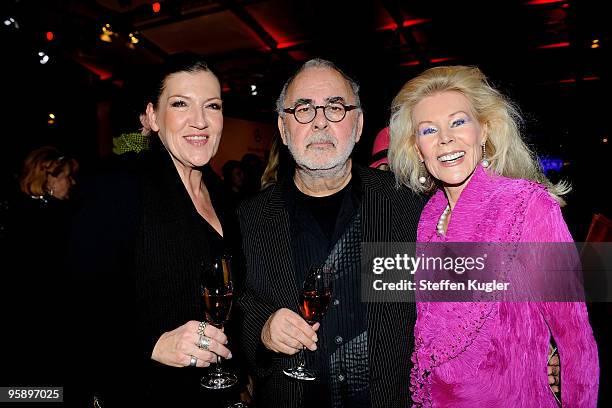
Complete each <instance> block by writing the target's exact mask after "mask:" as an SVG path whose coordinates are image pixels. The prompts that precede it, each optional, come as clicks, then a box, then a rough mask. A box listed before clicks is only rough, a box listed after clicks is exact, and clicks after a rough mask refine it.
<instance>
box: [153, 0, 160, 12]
mask: <svg viewBox="0 0 612 408" xmlns="http://www.w3.org/2000/svg"><path fill="white" fill-rule="evenodd" d="M151 7H152V8H153V12H154V13H159V11H160V10H161V4H159V1H156V2H155V3H153V4H152V5H151Z"/></svg>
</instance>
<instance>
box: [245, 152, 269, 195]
mask: <svg viewBox="0 0 612 408" xmlns="http://www.w3.org/2000/svg"><path fill="white" fill-rule="evenodd" d="M240 162H241V163H242V171H243V172H244V185H243V191H244V193H245V195H246V196H247V197H249V196H252V195H255V194H257V193H258V192H259V190H261V175H262V174H263V172H264V163H263V160H262V159H261V157H259V156H258V155H256V154H255V153H245V154H244V156H242V159H240Z"/></svg>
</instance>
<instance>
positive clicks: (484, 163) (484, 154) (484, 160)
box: [480, 142, 491, 169]
mask: <svg viewBox="0 0 612 408" xmlns="http://www.w3.org/2000/svg"><path fill="white" fill-rule="evenodd" d="M486 143H487V142H483V143H482V161H481V162H480V164H481V165H482V167H484V168H485V169H486V168H487V167H489V166H490V165H491V162H489V160H487V150H486V149H485V144H486Z"/></svg>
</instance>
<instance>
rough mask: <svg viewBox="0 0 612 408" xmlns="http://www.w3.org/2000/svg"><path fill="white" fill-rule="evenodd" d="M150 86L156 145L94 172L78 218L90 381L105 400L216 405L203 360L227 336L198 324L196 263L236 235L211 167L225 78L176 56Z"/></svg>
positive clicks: (232, 246)
mask: <svg viewBox="0 0 612 408" xmlns="http://www.w3.org/2000/svg"><path fill="white" fill-rule="evenodd" d="M155 91H156V95H155V96H154V97H153V98H152V99H151V102H149V103H148V105H147V107H146V114H147V120H148V123H149V126H150V128H151V130H152V131H153V132H154V133H155V134H152V135H151V138H152V141H151V145H152V146H151V148H150V149H149V150H148V151H144V152H143V153H142V154H140V155H139V156H138V157H137V158H136V159H135V161H134V162H133V163H131V165H130V166H129V169H125V171H122V170H116V169H115V170H113V171H110V172H108V173H110V174H103V175H100V176H99V177H97V180H96V188H94V189H92V195H91V197H90V200H89V201H88V202H87V204H86V205H85V206H84V209H83V211H82V212H81V213H80V214H79V215H78V217H77V219H76V222H75V228H74V235H73V238H74V239H73V245H72V250H73V252H72V254H73V261H74V272H75V276H76V277H77V278H78V279H80V280H81V283H82V284H86V285H87V287H88V288H90V291H89V292H87V293H86V298H85V299H83V301H84V302H88V304H93V308H92V313H93V315H92V316H90V317H88V322H87V327H88V329H89V330H90V333H91V334H90V336H89V337H88V338H87V339H86V340H85V343H86V344H85V345H84V346H85V347H83V349H82V350H81V354H78V355H77V356H78V357H80V361H79V364H82V365H86V366H87V367H86V368H87V369H88V370H89V371H90V372H91V373H92V375H93V373H97V375H95V376H94V378H92V379H91V380H88V382H91V383H93V385H94V389H93V392H95V394H96V396H97V397H98V400H99V401H101V402H102V406H104V407H108V406H147V405H148V404H155V405H160V406H161V405H165V406H198V404H200V406H202V403H208V404H211V405H210V406H216V405H212V404H213V403H212V402H211V401H212V400H214V399H215V397H216V394H210V393H205V392H204V390H203V389H202V387H201V386H200V379H201V377H202V376H203V375H204V374H205V370H203V369H202V368H203V367H208V366H209V365H210V364H211V363H213V362H216V357H217V355H220V356H221V357H223V358H224V359H231V357H232V355H231V353H230V350H229V349H228V348H227V341H228V337H227V336H226V334H224V333H223V332H222V331H221V330H219V329H217V328H215V327H213V326H212V325H207V324H205V323H203V322H202V320H203V319H204V315H205V314H204V309H203V307H204V305H203V298H202V293H201V289H200V284H201V283H202V282H201V271H202V268H204V267H206V266H207V265H209V264H210V263H211V262H212V260H213V258H214V257H215V256H218V255H222V254H227V253H229V254H232V253H238V251H237V249H236V243H238V242H239V239H237V231H238V228H237V226H236V225H235V224H234V218H233V217H234V212H233V210H232V208H231V207H230V206H228V205H227V204H226V203H225V201H224V200H225V197H224V196H223V194H220V191H222V189H221V181H220V180H219V179H218V178H217V177H216V176H215V174H214V172H213V171H212V170H211V169H210V168H209V166H208V163H209V161H210V159H211V158H212V157H213V156H214V155H215V153H216V152H217V148H218V146H219V142H220V140H221V132H222V130H223V101H222V99H221V86H220V83H219V79H218V78H217V77H216V76H215V74H214V73H213V72H212V71H211V70H210V69H209V68H208V66H207V65H206V64H205V63H204V62H203V61H201V60H199V59H197V58H192V57H190V58H180V59H178V60H173V59H172V60H170V61H169V63H168V64H167V65H166V66H165V71H164V74H163V76H162V79H161V81H160V82H159V84H158V85H157V88H156V89H155ZM126 167H127V166H126ZM89 319H91V320H89ZM81 343H82V341H81ZM83 359H85V360H83ZM188 404H190V405H188ZM206 406H209V405H206Z"/></svg>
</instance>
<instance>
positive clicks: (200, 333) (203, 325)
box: [198, 322, 208, 336]
mask: <svg viewBox="0 0 612 408" xmlns="http://www.w3.org/2000/svg"><path fill="white" fill-rule="evenodd" d="M207 325H208V323H206V322H200V323H199V324H198V336H203V335H204V330H206V326H207Z"/></svg>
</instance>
